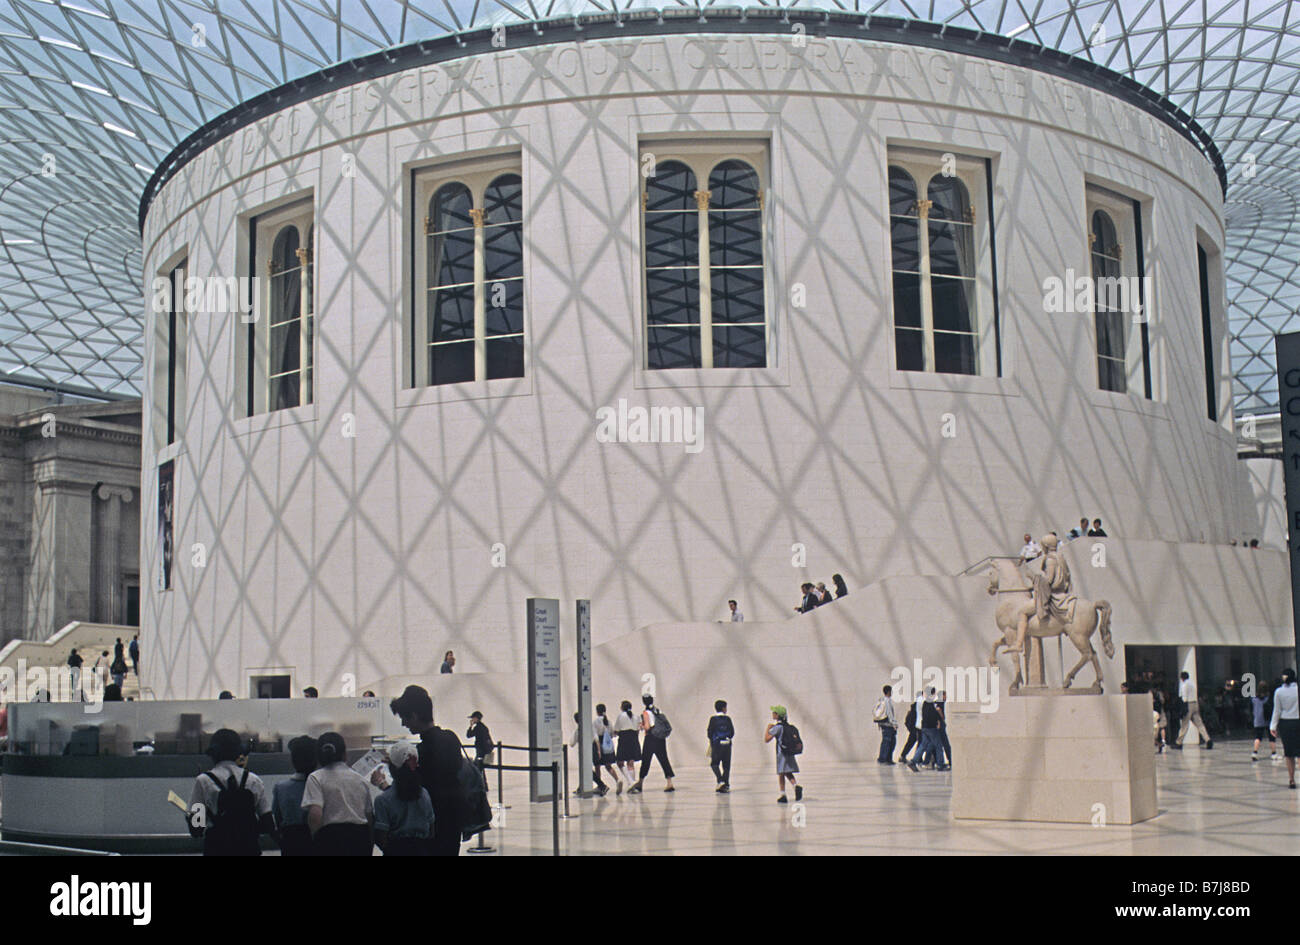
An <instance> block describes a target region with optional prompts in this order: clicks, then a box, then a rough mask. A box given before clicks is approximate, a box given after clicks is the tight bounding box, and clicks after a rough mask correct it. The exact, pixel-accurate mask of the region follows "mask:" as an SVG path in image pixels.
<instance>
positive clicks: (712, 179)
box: [709, 161, 758, 210]
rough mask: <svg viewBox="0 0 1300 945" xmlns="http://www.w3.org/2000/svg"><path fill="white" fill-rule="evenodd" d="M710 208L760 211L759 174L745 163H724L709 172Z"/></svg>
mask: <svg viewBox="0 0 1300 945" xmlns="http://www.w3.org/2000/svg"><path fill="white" fill-rule="evenodd" d="M709 208H710V209H718V210H728V209H746V210H748V209H754V210H757V209H758V172H757V171H755V170H754V169H753V168H752V167H750V166H749V165H748V164H746V163H745V162H744V161H723V162H722V163H721V164H719V165H718V166H717V167H715V168H714V169H713V170H712V171H710V172H709Z"/></svg>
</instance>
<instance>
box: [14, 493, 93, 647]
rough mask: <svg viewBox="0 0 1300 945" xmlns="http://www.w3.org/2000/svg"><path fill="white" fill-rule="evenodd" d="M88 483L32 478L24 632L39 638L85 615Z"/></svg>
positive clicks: (87, 598) (87, 609)
mask: <svg viewBox="0 0 1300 945" xmlns="http://www.w3.org/2000/svg"><path fill="white" fill-rule="evenodd" d="M91 489H92V486H91V484H90V483H85V482H77V481H75V480H70V479H63V478H57V477H51V478H49V479H37V481H36V488H35V491H34V495H33V504H34V509H33V517H32V551H31V567H30V569H29V572H28V583H27V587H28V601H29V607H28V614H30V615H31V616H30V618H29V623H28V626H27V632H26V636H27V639H29V640H45V639H48V638H49V637H50V635H51V634H53V633H54V632H55V631H57V630H60V629H62V628H63V627H64V626H65V625H67V624H68V623H69V622H71V621H73V620H86V619H88V618H89V617H90V575H91V569H90V552H91V541H90V539H91V514H90V512H91V506H90V503H91V497H90V493H91Z"/></svg>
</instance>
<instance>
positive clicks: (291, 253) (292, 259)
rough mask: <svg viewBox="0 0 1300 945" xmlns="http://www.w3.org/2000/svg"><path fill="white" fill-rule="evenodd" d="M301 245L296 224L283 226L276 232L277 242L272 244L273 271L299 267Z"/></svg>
mask: <svg viewBox="0 0 1300 945" xmlns="http://www.w3.org/2000/svg"><path fill="white" fill-rule="evenodd" d="M300 245H301V242H300V241H299V237H298V228H297V227H296V226H286V227H281V228H280V232H278V233H276V234H275V242H274V243H273V244H272V246H271V263H272V266H273V270H272V271H273V272H284V271H285V270H286V269H297V268H298V247H299V246H300Z"/></svg>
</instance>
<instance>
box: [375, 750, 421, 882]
mask: <svg viewBox="0 0 1300 945" xmlns="http://www.w3.org/2000/svg"><path fill="white" fill-rule="evenodd" d="M388 769H389V770H390V771H391V772H392V774H393V783H392V784H390V785H389V786H388V787H387V788H385V789H384V792H383V793H382V794H380V795H379V796H378V797H377V798H375V843H376V845H378V847H379V849H381V850H383V851H384V856H432V855H433V825H434V813H433V801H432V800H430V799H429V792H428V790H426V789H425V787H424V785H422V784H421V783H420V773H419V750H418V749H417V748H416V747H415V745H413V744H412V743H411V742H408V741H400V742H398V743H397V744H396V745H393V747H391V748H389V749H388Z"/></svg>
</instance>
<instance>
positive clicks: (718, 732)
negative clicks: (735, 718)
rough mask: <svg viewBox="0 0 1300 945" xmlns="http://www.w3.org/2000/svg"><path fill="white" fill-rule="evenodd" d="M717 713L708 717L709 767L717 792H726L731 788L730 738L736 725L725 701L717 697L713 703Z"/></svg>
mask: <svg viewBox="0 0 1300 945" xmlns="http://www.w3.org/2000/svg"><path fill="white" fill-rule="evenodd" d="M713 711H714V712H715V713H717V714H716V715H714V716H713V718H711V719H709V729H708V732H707V733H706V734H707V735H708V736H709V767H710V768H712V769H713V776H714V777H715V778H717V779H718V787H717V792H718V793H719V794H726V793H727V792H728V791H730V790H731V740H732V739H733V738H735V737H736V726H735V725H733V724H732V722H731V716H729V715H727V703H726V702H725V701H724V700H722V699H719V700H718V701H717V702H715V703H713Z"/></svg>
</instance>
